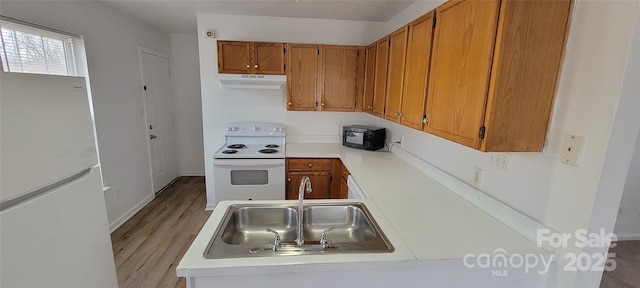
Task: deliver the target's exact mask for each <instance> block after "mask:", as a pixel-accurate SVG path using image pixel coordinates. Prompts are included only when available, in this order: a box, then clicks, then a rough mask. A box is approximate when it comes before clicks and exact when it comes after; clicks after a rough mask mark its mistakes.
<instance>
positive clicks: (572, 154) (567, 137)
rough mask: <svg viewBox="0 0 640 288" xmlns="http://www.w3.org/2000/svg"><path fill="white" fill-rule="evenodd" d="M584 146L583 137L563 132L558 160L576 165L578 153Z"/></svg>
mask: <svg viewBox="0 0 640 288" xmlns="http://www.w3.org/2000/svg"><path fill="white" fill-rule="evenodd" d="M582 147H584V137H582V136H577V135H571V134H564V137H563V138H562V148H560V162H562V163H565V164H569V165H573V166H578V161H579V160H580V155H582Z"/></svg>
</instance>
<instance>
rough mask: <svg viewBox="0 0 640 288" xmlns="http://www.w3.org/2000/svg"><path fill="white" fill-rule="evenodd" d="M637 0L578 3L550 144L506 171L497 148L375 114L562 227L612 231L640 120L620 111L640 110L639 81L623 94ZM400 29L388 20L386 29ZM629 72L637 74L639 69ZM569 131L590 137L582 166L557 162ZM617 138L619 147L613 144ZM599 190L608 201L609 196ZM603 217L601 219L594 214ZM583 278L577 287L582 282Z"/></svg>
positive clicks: (514, 157) (410, 144) (459, 172)
mask: <svg viewBox="0 0 640 288" xmlns="http://www.w3.org/2000/svg"><path fill="white" fill-rule="evenodd" d="M638 4H639V3H638V2H636V1H627V2H624V1H576V2H575V6H574V13H573V16H572V17H573V18H572V23H571V29H570V33H569V39H568V45H567V50H566V55H565V61H564V65H563V70H562V75H561V78H560V83H559V88H558V93H557V96H556V100H555V104H554V112H553V116H552V122H551V128H550V131H549V133H548V145H547V147H546V148H545V151H544V152H543V153H510V154H509V155H510V163H509V170H508V172H507V173H504V172H501V171H499V170H497V169H494V168H492V167H491V166H490V162H489V157H490V155H491V153H482V152H479V151H476V150H473V149H470V148H467V147H464V146H462V145H458V144H455V143H452V142H450V141H447V140H444V139H441V138H438V137H435V136H431V135H429V134H425V133H422V132H419V131H417V130H414V129H411V128H406V127H404V126H400V125H397V124H394V123H392V122H389V121H385V120H382V119H379V118H377V117H373V116H369V118H370V119H372V121H374V122H375V123H376V124H377V125H380V126H383V127H386V128H387V129H388V132H389V134H388V138H389V139H388V141H389V142H391V141H396V140H400V138H401V137H402V136H404V142H403V145H402V148H403V149H405V150H407V151H409V152H410V153H412V154H414V155H416V156H417V157H419V158H422V159H423V160H425V161H427V162H429V163H431V164H433V165H435V166H437V167H439V168H440V169H443V170H445V171H446V172H448V173H449V174H451V175H453V176H455V177H457V178H459V179H461V180H463V181H465V182H467V183H471V182H472V179H473V175H474V167H479V168H482V169H483V170H484V174H483V176H482V177H483V179H482V182H481V186H480V190H482V191H483V192H485V193H487V194H489V195H490V196H493V197H494V198H496V199H498V200H499V201H502V202H504V203H506V204H507V205H509V206H511V207H513V208H515V209H516V210H519V211H521V212H523V213H524V214H526V215H528V216H530V217H532V218H534V219H536V220H538V221H540V222H542V223H544V224H546V225H548V226H550V227H552V228H554V229H556V230H558V231H560V232H568V233H574V232H575V231H576V229H579V228H589V229H590V230H591V231H598V229H599V228H606V229H607V231H611V230H612V228H613V227H612V225H607V224H606V222H607V221H608V220H611V221H613V219H615V213H613V214H611V212H610V211H608V209H609V208H610V205H609V203H610V201H618V200H617V199H619V197H620V195H621V193H622V187H619V186H620V185H621V183H624V178H625V177H626V174H627V169H628V166H629V161H630V159H631V152H632V145H633V141H632V140H633V139H635V134H634V133H637V129H638V126H639V125H640V119H638V116H628V115H626V114H625V113H623V111H621V110H620V109H631V111H634V113H631V114H632V115H638V111H639V110H640V109H639V108H640V107H639V106H638V103H637V100H634V99H636V98H637V91H638V89H637V88H636V89H635V90H634V89H629V91H635V92H629V93H635V98H634V97H631V96H628V97H626V98H624V102H622V101H623V100H621V99H622V96H621V87H622V83H623V78H624V75H625V68H626V67H627V65H628V63H635V65H636V66H637V62H638V61H637V60H628V55H629V52H630V50H631V49H630V43H631V39H632V34H633V31H634V23H637V22H636V21H638V20H637V19H638ZM400 16H401V15H400ZM411 17H413V15H411V16H410V17H405V18H404V19H403V20H402V21H399V20H398V19H395V18H394V19H392V20H391V21H389V23H392V22H393V23H395V22H400V23H402V22H404V23H407V22H408V21H410V20H411V19H412V18H411ZM636 25H637V24H636ZM396 28H397V27H396V26H395V25H393V26H391V25H390V26H389V27H387V30H386V31H385V32H389V31H392V30H393V29H396ZM636 38H637V37H636ZM636 54H637V52H636ZM635 59H637V56H636V58H635ZM634 61H635V62H634ZM633 75H634V76H635V80H629V81H626V82H625V83H632V82H637V79H638V74H637V72H636V73H635V74H633ZM630 79H634V78H633V76H632V77H630ZM636 86H637V85H636ZM629 99H631V100H629ZM619 101H621V102H620V103H619ZM619 105H620V106H619ZM618 107H621V108H620V109H618ZM616 112H618V114H616ZM618 115H623V116H620V117H621V118H625V119H624V121H623V122H620V124H618V122H615V123H614V116H618ZM630 117H635V118H630ZM621 121H622V120H621ZM616 129H618V130H623V131H626V132H629V133H626V134H625V133H620V134H623V135H626V137H620V139H622V140H620V139H617V138H616V139H614V138H613V137H612V136H611V135H612V133H613V132H612V131H616ZM634 129H635V130H634ZM565 133H571V134H577V135H582V136H584V137H585V139H586V144H585V149H584V151H583V155H582V159H581V161H580V166H578V167H574V166H569V165H565V164H561V163H560V161H559V157H558V154H557V152H558V150H559V147H560V143H561V139H562V135H563V134H565ZM629 135H632V138H631V140H628V139H626V138H628V137H629ZM611 145H614V146H612V147H616V148H610V147H609V146H611ZM610 150H613V152H611V151H610ZM625 157H626V159H625ZM613 158H616V159H619V161H615V165H608V166H605V164H606V162H605V160H607V161H609V162H611V161H610V160H609V159H613ZM605 167H606V168H607V169H605ZM635 178H637V174H636V176H635ZM616 184H617V185H618V186H616ZM603 187H607V188H608V189H607V188H603ZM601 195H606V196H601ZM601 197H602V198H605V197H607V198H608V199H609V200H608V201H603V200H602V199H601ZM596 199H600V200H598V201H596ZM601 206H602V207H601ZM614 209H615V208H614ZM593 211H595V212H593ZM598 219H599V220H601V221H602V222H599V221H596V220H598ZM596 223H597V224H596ZM610 226H611V227H610ZM560 260H561V261H562V260H564V259H560ZM560 263H561V265H559V266H560V267H563V266H564V265H562V262H560ZM559 272H560V273H559V274H558V285H559V286H560V287H566V286H571V285H573V283H574V280H575V275H574V274H571V273H564V271H562V270H561V271H559ZM582 279H585V280H582ZM589 281H591V282H589ZM579 283H580V284H581V285H586V286H592V285H594V286H597V283H599V278H598V277H595V278H593V275H588V276H587V277H583V278H580V282H579ZM581 285H579V287H584V286H581Z"/></svg>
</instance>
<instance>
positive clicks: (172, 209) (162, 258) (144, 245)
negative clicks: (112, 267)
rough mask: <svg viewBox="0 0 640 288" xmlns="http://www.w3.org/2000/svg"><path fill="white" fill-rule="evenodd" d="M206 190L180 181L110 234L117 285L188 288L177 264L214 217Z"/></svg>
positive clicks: (197, 181)
mask: <svg viewBox="0 0 640 288" xmlns="http://www.w3.org/2000/svg"><path fill="white" fill-rule="evenodd" d="M204 187H205V185H204V177H180V179H178V180H177V181H176V182H175V183H173V184H172V185H170V186H169V187H167V188H166V189H165V191H163V192H162V193H161V194H160V195H158V196H157V197H156V198H155V199H154V200H153V201H151V202H150V203H149V204H147V206H145V207H144V208H143V209H142V210H140V212H138V213H137V214H136V215H134V216H133V217H132V218H131V219H129V220H128V221H127V222H126V223H124V224H123V225H122V226H120V227H119V228H118V229H117V230H116V231H114V232H113V233H112V234H111V241H112V245H113V254H114V257H115V262H116V273H117V275H118V285H119V287H121V288H125V287H185V285H186V283H185V280H184V278H178V277H177V276H176V266H177V265H178V262H180V259H181V258H182V256H183V255H184V253H185V252H186V251H187V249H188V248H189V246H191V243H192V242H193V239H194V238H195V236H196V235H197V234H198V232H199V231H200V229H201V228H202V226H203V225H204V222H205V221H206V220H207V218H208V217H209V215H210V214H211V212H210V211H205V210H204V208H205V204H206V194H205V188H204Z"/></svg>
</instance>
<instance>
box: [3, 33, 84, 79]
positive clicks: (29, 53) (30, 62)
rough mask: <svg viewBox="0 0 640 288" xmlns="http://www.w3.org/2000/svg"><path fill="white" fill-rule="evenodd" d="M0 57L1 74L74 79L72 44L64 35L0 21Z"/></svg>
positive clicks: (68, 37)
mask: <svg viewBox="0 0 640 288" xmlns="http://www.w3.org/2000/svg"><path fill="white" fill-rule="evenodd" d="M0 28H1V29H2V33H1V34H0V57H1V58H2V68H3V70H4V71H5V72H22V73H37V74H54V75H69V76H77V75H78V73H77V69H76V61H75V55H76V54H75V53H74V47H75V44H74V42H75V41H77V40H79V39H78V38H76V37H72V36H69V35H66V34H61V33H56V32H52V31H49V30H44V29H38V28H35V27H30V26H25V25H20V24H16V23H12V22H8V21H0Z"/></svg>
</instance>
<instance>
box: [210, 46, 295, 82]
mask: <svg viewBox="0 0 640 288" xmlns="http://www.w3.org/2000/svg"><path fill="white" fill-rule="evenodd" d="M284 55H285V44H284V43H265V42H243V41H218V73H248V74H272V75H284V73H285V57H284Z"/></svg>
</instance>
